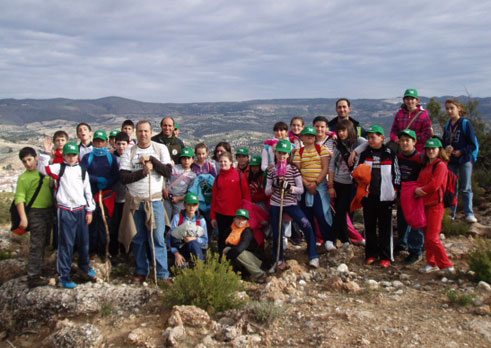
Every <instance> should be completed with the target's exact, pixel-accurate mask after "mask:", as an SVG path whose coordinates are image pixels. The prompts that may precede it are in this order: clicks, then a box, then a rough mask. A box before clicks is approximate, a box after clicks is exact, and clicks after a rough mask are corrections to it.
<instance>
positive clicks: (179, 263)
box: [174, 252, 186, 267]
mask: <svg viewBox="0 0 491 348" xmlns="http://www.w3.org/2000/svg"><path fill="white" fill-rule="evenodd" d="M174 261H175V263H176V265H177V266H178V267H182V266H184V265H185V264H186V259H185V258H184V256H182V255H181V254H180V253H179V252H177V253H175V254H174Z"/></svg>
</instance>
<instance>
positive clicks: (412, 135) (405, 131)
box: [397, 129, 418, 140]
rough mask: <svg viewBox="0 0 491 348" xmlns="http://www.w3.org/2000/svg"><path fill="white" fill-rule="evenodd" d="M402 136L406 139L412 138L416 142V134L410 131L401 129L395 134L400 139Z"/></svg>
mask: <svg viewBox="0 0 491 348" xmlns="http://www.w3.org/2000/svg"><path fill="white" fill-rule="evenodd" d="M402 135H407V136H408V137H411V138H413V139H414V140H418V138H417V137H416V132H415V131H413V130H412V129H403V130H401V131H400V132H399V134H397V136H398V137H399V138H400V137H401V136H402Z"/></svg>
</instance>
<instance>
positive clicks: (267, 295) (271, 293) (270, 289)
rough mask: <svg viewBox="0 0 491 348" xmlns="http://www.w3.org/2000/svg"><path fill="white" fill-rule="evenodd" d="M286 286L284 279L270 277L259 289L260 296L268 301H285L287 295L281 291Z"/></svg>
mask: <svg viewBox="0 0 491 348" xmlns="http://www.w3.org/2000/svg"><path fill="white" fill-rule="evenodd" d="M287 286H288V284H287V282H286V281H285V280H284V279H281V278H276V277H271V279H270V281H269V282H268V283H267V284H266V286H265V287H264V289H262V291H261V298H262V299H265V300H269V301H275V300H277V299H278V300H281V301H286V299H287V296H286V295H285V294H284V293H283V291H284V290H285V289H286V287H287Z"/></svg>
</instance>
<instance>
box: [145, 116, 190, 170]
mask: <svg viewBox="0 0 491 348" xmlns="http://www.w3.org/2000/svg"><path fill="white" fill-rule="evenodd" d="M175 125H176V123H175V121H174V119H173V118H172V117H164V118H163V119H162V121H160V128H161V129H162V132H160V133H159V134H157V135H155V136H154V137H152V141H155V142H157V143H160V144H164V145H165V146H167V149H168V150H169V153H170V156H171V158H172V160H173V161H174V163H175V164H179V155H180V154H181V151H182V149H183V148H184V147H185V146H184V143H183V142H182V140H181V139H179V138H178V137H177V136H176V135H175V134H174V131H175Z"/></svg>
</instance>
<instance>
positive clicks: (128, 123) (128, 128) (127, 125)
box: [121, 120, 135, 146]
mask: <svg viewBox="0 0 491 348" xmlns="http://www.w3.org/2000/svg"><path fill="white" fill-rule="evenodd" d="M121 132H125V133H126V134H128V137H129V138H130V143H129V144H130V146H131V145H135V140H133V133H134V132H135V124H134V123H133V121H132V120H125V121H124V122H123V124H122V125H121Z"/></svg>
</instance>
